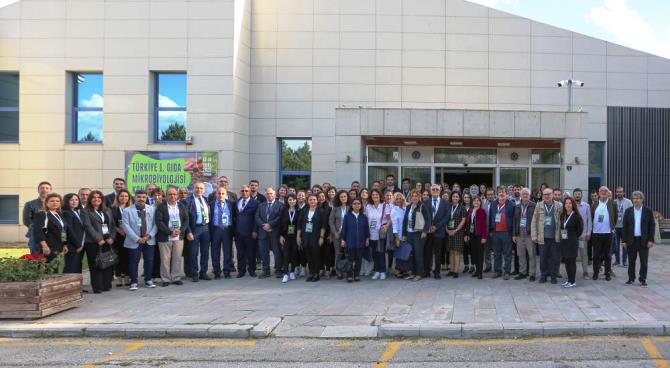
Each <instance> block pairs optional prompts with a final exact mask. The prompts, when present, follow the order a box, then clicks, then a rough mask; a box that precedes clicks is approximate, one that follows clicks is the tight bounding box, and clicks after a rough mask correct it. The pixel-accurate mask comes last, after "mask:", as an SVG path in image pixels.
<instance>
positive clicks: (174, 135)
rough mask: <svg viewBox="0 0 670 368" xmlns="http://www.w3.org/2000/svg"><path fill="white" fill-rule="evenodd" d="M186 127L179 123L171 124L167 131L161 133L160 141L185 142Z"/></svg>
mask: <svg viewBox="0 0 670 368" xmlns="http://www.w3.org/2000/svg"><path fill="white" fill-rule="evenodd" d="M185 140H186V127H185V126H184V124H181V123H179V122H176V121H175V122H173V123H171V124H170V125H169V126H168V127H167V129H165V130H164V131H163V132H162V133H161V141H185Z"/></svg>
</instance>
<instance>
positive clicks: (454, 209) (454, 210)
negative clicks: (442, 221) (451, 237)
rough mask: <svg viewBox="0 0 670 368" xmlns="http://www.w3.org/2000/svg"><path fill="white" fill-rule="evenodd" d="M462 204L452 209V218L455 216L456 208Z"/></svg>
mask: <svg viewBox="0 0 670 368" xmlns="http://www.w3.org/2000/svg"><path fill="white" fill-rule="evenodd" d="M460 206H461V205H460V204H457V205H456V207H454V208H453V209H452V210H451V219H453V218H454V212H456V210H457V209H458V207H460Z"/></svg>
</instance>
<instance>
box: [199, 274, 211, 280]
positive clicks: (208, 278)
mask: <svg viewBox="0 0 670 368" xmlns="http://www.w3.org/2000/svg"><path fill="white" fill-rule="evenodd" d="M200 280H205V281H209V280H211V278H210V277H209V276H207V274H205V273H203V274H201V275H200Z"/></svg>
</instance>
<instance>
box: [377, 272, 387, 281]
mask: <svg viewBox="0 0 670 368" xmlns="http://www.w3.org/2000/svg"><path fill="white" fill-rule="evenodd" d="M379 279H380V280H386V272H382V273H381V274H380V275H379Z"/></svg>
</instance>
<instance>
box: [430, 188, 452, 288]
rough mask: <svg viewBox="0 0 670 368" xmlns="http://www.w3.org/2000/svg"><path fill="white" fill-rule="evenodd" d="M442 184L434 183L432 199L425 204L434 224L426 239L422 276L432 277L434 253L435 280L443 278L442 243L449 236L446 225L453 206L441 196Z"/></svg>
mask: <svg viewBox="0 0 670 368" xmlns="http://www.w3.org/2000/svg"><path fill="white" fill-rule="evenodd" d="M440 190H441V188H440V185H439V184H433V185H431V187H430V199H429V200H428V201H427V203H424V204H423V205H424V206H426V207H428V213H430V217H431V219H432V224H433V225H432V226H431V227H430V230H429V231H428V241H426V248H425V250H424V253H423V254H424V258H423V269H424V275H422V277H424V278H425V277H430V269H431V266H432V263H433V254H434V255H435V257H434V258H435V267H434V268H433V277H435V280H439V279H441V278H442V276H441V275H440V266H441V265H442V257H443V255H442V243H444V241H445V238H446V237H447V232H446V226H447V221H448V220H449V218H448V216H447V208H448V207H451V205H449V204H448V203H447V201H445V200H444V199H442V197H441V196H440ZM451 272H458V270H451Z"/></svg>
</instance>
